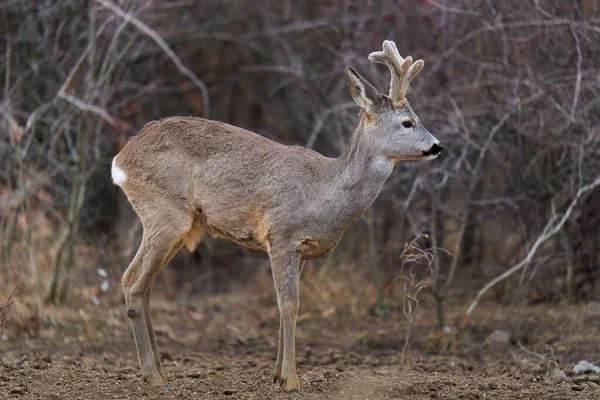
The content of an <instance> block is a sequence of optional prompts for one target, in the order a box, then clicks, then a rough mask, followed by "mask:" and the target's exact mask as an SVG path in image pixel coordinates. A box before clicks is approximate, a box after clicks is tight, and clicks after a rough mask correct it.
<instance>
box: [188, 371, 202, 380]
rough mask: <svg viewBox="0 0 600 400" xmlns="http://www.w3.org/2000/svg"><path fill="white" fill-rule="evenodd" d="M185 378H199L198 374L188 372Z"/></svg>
mask: <svg viewBox="0 0 600 400" xmlns="http://www.w3.org/2000/svg"><path fill="white" fill-rule="evenodd" d="M187 377H188V378H192V379H198V378H200V372H190V373H189V374H187Z"/></svg>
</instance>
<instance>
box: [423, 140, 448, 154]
mask: <svg viewBox="0 0 600 400" xmlns="http://www.w3.org/2000/svg"><path fill="white" fill-rule="evenodd" d="M442 150H444V146H442V143H441V142H438V143H436V144H434V145H433V146H431V148H430V149H429V150H427V151H424V152H423V155H424V156H435V155H438V154H440V153H441V152H442Z"/></svg>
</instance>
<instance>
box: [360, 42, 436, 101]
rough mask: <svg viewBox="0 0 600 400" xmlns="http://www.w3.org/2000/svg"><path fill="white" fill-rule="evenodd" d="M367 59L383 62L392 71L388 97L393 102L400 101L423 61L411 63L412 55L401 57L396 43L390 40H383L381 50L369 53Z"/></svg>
mask: <svg viewBox="0 0 600 400" xmlns="http://www.w3.org/2000/svg"><path fill="white" fill-rule="evenodd" d="M369 60H370V61H373V62H377V63H380V64H385V65H387V66H388V68H389V69H390V72H391V73H392V80H391V82H390V98H391V99H392V101H393V102H394V103H396V102H402V101H403V100H404V96H405V95H406V92H407V91H408V85H409V84H410V81H412V80H413V78H414V77H415V76H416V75H417V74H418V73H419V71H421V68H423V65H425V63H424V62H423V60H417V61H415V62H414V63H413V59H412V57H410V56H408V57H406V58H402V56H401V55H400V53H399V52H398V48H397V47H396V43H394V42H392V41H391V40H385V41H384V42H383V51H376V52H373V53H371V54H369Z"/></svg>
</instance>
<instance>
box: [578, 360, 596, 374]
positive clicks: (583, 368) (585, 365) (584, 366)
mask: <svg viewBox="0 0 600 400" xmlns="http://www.w3.org/2000/svg"><path fill="white" fill-rule="evenodd" d="M573 372H574V373H576V374H585V373H588V372H596V373H600V367H599V366H597V365H594V364H592V363H591V362H589V361H587V360H581V361H579V363H577V365H576V366H574V367H573Z"/></svg>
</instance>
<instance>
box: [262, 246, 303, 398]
mask: <svg viewBox="0 0 600 400" xmlns="http://www.w3.org/2000/svg"><path fill="white" fill-rule="evenodd" d="M269 255H270V257H271V270H272V272H273V281H274V282H275V289H276V291H277V302H278V304H279V324H280V325H279V346H278V349H277V361H276V363H275V382H277V383H279V385H280V386H281V388H282V389H283V390H285V391H286V392H293V391H299V390H300V383H299V382H298V374H297V373H296V345H295V337H296V319H297V317H298V307H299V304H300V302H299V296H298V283H299V278H300V268H299V257H298V253H297V252H296V251H285V250H278V249H271V251H270V252H269Z"/></svg>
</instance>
